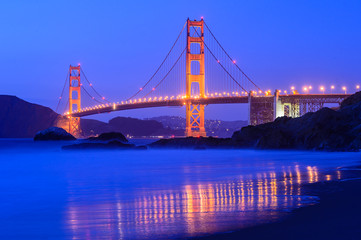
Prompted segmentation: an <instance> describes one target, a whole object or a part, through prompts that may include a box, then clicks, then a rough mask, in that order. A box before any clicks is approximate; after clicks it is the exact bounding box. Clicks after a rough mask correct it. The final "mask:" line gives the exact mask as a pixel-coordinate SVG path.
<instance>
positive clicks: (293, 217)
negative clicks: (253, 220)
mask: <svg viewBox="0 0 361 240" xmlns="http://www.w3.org/2000/svg"><path fill="white" fill-rule="evenodd" d="M342 172H343V174H346V175H347V176H348V179H345V180H340V181H329V182H319V183H313V184H306V185H305V186H304V187H303V195H311V196H318V197H319V198H320V201H319V203H317V204H314V205H312V206H308V207H303V208H299V209H295V210H294V211H292V213H291V214H289V215H288V216H287V217H285V218H284V219H282V220H281V221H279V222H275V223H269V224H264V225H259V226H254V227H250V228H245V229H241V230H238V231H234V232H227V233H219V234H215V235H211V236H205V237H199V238H193V239H203V240H213V239H293V240H295V239H328V240H329V239H361V205H360V203H361V192H360V190H361V179H360V177H361V168H360V167H357V168H354V169H351V168H350V169H343V170H342Z"/></svg>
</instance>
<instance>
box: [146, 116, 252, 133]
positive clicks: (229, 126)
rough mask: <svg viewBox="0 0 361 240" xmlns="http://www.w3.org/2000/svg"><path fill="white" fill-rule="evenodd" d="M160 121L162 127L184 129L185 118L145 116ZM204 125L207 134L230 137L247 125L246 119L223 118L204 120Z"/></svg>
mask: <svg viewBox="0 0 361 240" xmlns="http://www.w3.org/2000/svg"><path fill="white" fill-rule="evenodd" d="M147 119H149V120H156V121H158V122H161V123H162V124H163V126H164V127H166V128H171V129H176V130H181V131H183V132H184V131H185V128H186V119H185V118H183V117H178V116H160V117H153V118H147ZM204 125H205V128H206V131H207V135H208V136H216V137H231V136H232V134H233V132H235V131H238V130H240V129H241V128H242V127H245V126H247V125H248V122H247V121H242V120H239V121H223V120H205V121H204Z"/></svg>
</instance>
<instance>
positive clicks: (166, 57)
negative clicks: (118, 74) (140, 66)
mask: <svg viewBox="0 0 361 240" xmlns="http://www.w3.org/2000/svg"><path fill="white" fill-rule="evenodd" d="M186 25H187V23H185V24H184V25H183V28H182V30H181V32H180V33H179V34H178V37H177V39H176V40H175V42H174V43H173V46H172V47H171V49H170V50H169V51H168V53H167V55H166V56H165V58H164V60H163V62H162V63H161V64H160V65H159V67H158V69H157V70H156V71H155V73H154V74H153V75H152V76H151V77H150V79H149V80H148V81H147V82H146V83H145V84H144V85H143V87H141V88H140V89H139V90H138V91H137V92H136V93H135V94H133V95H132V96H131V97H129V98H128V99H127V100H126V101H129V100H130V99H132V98H134V97H135V96H137V95H138V94H139V93H140V92H141V91H142V90H143V89H144V88H145V87H146V86H147V85H148V84H149V83H150V82H151V81H152V79H153V78H154V77H155V75H157V73H158V72H159V70H160V69H161V67H162V66H163V64H164V63H165V61H166V60H167V59H168V57H169V55H170V53H171V52H172V50H173V48H174V46H175V45H176V43H177V42H178V40H179V38H180V36H181V35H182V32H183V30H184V28H185V26H186Z"/></svg>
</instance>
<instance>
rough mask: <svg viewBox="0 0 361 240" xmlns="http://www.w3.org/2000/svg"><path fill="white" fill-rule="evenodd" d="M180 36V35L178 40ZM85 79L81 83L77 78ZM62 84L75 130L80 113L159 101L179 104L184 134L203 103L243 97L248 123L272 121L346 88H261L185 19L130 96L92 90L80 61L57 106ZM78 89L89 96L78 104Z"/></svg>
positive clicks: (204, 28) (334, 99) (195, 128)
mask: <svg viewBox="0 0 361 240" xmlns="http://www.w3.org/2000/svg"><path fill="white" fill-rule="evenodd" d="M184 39H185V41H184ZM81 78H82V79H85V84H83V82H82V81H81ZM67 86H68V89H69V91H68V94H69V96H68V98H67V99H68V100H67V102H66V103H65V105H64V108H67V109H66V110H65V109H64V114H63V115H64V116H65V117H66V118H67V119H68V121H69V123H68V125H69V128H68V129H67V130H68V131H69V132H70V133H71V134H73V135H75V136H81V127H80V118H81V117H84V116H89V115H94V114H101V113H107V112H113V111H122V110H129V109H139V108H153V107H163V106H164V107H165V106H185V108H186V130H185V135H186V136H193V137H199V136H206V130H205V128H204V120H205V117H204V116H205V106H207V105H209V104H230V103H245V104H248V105H249V124H250V125H257V124H262V123H266V122H270V121H273V120H274V119H275V118H277V117H280V116H290V117H299V116H301V115H303V114H305V113H306V112H313V111H317V110H319V109H321V108H322V107H323V106H324V104H326V103H338V104H340V103H341V102H342V100H344V99H345V98H347V97H348V96H349V95H350V94H346V91H345V93H337V94H336V93H334V94H324V93H323V94H310V93H306V94H299V93H298V91H296V90H292V91H291V92H290V93H287V92H284V93H283V94H282V93H281V92H280V91H279V90H275V91H274V92H273V93H272V92H271V91H270V90H268V91H264V90H262V89H261V88H260V87H259V86H258V85H257V84H256V83H255V82H254V81H253V80H251V79H250V77H248V76H247V75H246V74H245V72H244V71H243V70H242V69H241V68H240V67H239V66H238V64H237V63H236V61H235V60H234V59H232V58H231V57H230V55H229V54H228V52H227V51H226V50H225V49H224V48H223V46H222V45H221V44H220V42H219V41H218V40H217V38H216V37H215V36H214V34H213V32H212V31H211V30H210V28H209V26H208V25H207V24H206V22H205V21H204V20H203V18H202V19H201V20H199V21H197V20H194V21H192V20H189V19H188V20H187V21H186V23H185V24H184V26H183V28H182V30H181V31H180V33H179V34H178V36H177V38H176V40H175V42H174V43H173V45H172V47H171V49H170V50H169V52H168V53H167V55H166V56H165V58H164V60H163V61H162V62H161V64H160V65H159V67H158V68H157V69H156V71H155V72H154V74H153V75H152V76H151V77H150V78H149V79H148V80H147V81H146V82H145V84H144V85H143V86H142V87H140V88H139V89H137V90H136V91H135V92H134V93H133V94H132V95H130V97H128V98H125V99H123V100H121V101H118V102H111V101H109V100H108V99H106V98H105V97H104V96H102V95H101V94H100V93H99V91H97V90H96V89H95V88H94V86H93V84H92V83H91V82H90V81H89V80H88V78H87V76H86V75H85V73H84V71H83V69H82V68H81V66H80V65H78V66H70V67H69V72H68V75H67V77H66V81H65V84H64V87H63V90H62V94H61V96H60V98H59V102H58V106H57V110H56V111H58V109H60V107H61V103H62V99H64V96H65V94H66V91H65V89H66V87H67ZM82 95H84V96H85V97H86V98H87V99H90V100H91V103H90V104H88V106H84V102H85V101H84V97H83V98H82Z"/></svg>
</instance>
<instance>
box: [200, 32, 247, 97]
mask: <svg viewBox="0 0 361 240" xmlns="http://www.w3.org/2000/svg"><path fill="white" fill-rule="evenodd" d="M193 28H194V31H195V32H196V33H197V35H198V36H199V37H200V35H199V33H198V32H197V30H196V28H195V27H194V26H193ZM200 39H201V40H202V42H203V44H204V46H206V48H207V49H208V51H209V52H210V54H211V55H212V56H213V58H214V59H215V60H216V61H217V62H218V64H219V65H220V66H221V67H222V68H223V70H224V71H225V72H226V73H227V74H228V76H229V77H230V78H231V79H232V80H233V81H234V82H235V83H236V84H237V85H238V86H239V87H240V88H242V89H243V90H244V91H245V92H248V91H247V90H246V89H245V88H244V87H243V86H242V85H241V84H240V83H239V82H238V81H237V80H236V79H234V77H233V76H232V75H231V74H230V73H229V72H228V71H227V69H226V68H225V67H224V66H223V65H222V63H221V62H220V61H219V60H218V59H217V57H216V56H215V55H214V53H213V52H212V51H211V50H210V49H209V47H208V45H207V44H206V43H205V42H204V40H203V39H202V38H201V37H200Z"/></svg>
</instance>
